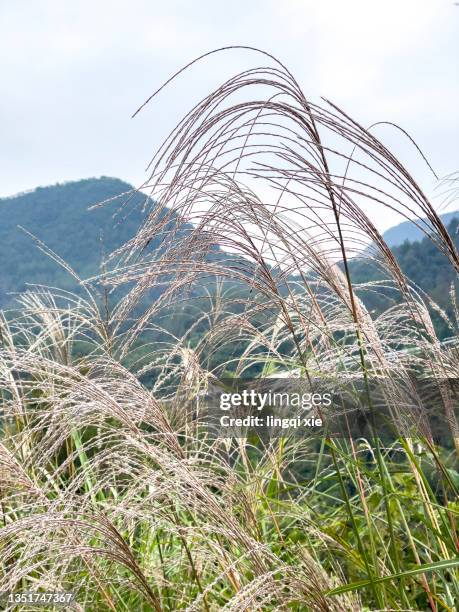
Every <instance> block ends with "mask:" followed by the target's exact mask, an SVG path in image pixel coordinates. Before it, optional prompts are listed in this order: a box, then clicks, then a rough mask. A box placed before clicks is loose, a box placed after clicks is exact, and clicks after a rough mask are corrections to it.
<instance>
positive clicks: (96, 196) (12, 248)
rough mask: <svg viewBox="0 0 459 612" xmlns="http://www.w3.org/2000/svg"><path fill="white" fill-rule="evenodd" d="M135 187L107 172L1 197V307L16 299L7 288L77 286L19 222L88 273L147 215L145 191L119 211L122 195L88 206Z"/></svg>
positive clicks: (66, 287)
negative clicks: (101, 203) (40, 248)
mask: <svg viewBox="0 0 459 612" xmlns="http://www.w3.org/2000/svg"><path fill="white" fill-rule="evenodd" d="M130 189H132V187H131V185H129V184H127V183H125V182H123V181H121V180H119V179H116V178H108V177H102V178H98V179H86V180H81V181H76V182H71V183H63V184H57V185H52V186H50V187H38V188H37V189H35V190H34V191H32V192H27V193H24V194H19V195H17V196H14V197H10V198H3V199H0V218H1V223H0V261H1V267H0V307H4V306H5V305H9V304H10V303H11V301H12V298H11V297H10V296H8V292H17V291H23V290H24V289H25V286H26V283H40V284H45V285H51V286H57V287H60V288H65V289H71V290H72V289H74V288H75V285H74V282H73V281H72V279H71V277H70V276H69V275H68V274H67V273H65V272H64V271H63V270H62V269H61V268H60V267H59V266H58V265H57V264H56V263H55V262H54V261H52V260H51V259H50V258H49V257H47V256H46V255H45V254H43V253H42V252H41V251H40V250H39V249H38V248H37V247H36V245H35V243H34V241H33V240H32V238H31V237H30V236H28V235H27V234H25V233H24V232H23V231H22V230H21V229H20V228H19V227H18V226H22V227H23V228H24V229H26V230H27V231H29V232H31V233H32V234H34V235H35V236H36V237H37V238H39V239H40V240H41V241H43V242H44V243H45V244H46V245H47V246H49V247H50V248H51V249H53V250H54V251H55V252H56V253H57V254H58V255H59V256H60V257H62V258H63V259H64V260H65V261H66V262H68V263H69V264H70V265H71V266H72V267H73V268H74V269H75V270H76V271H77V272H78V273H79V274H80V275H81V276H82V277H83V278H87V277H89V276H91V275H93V274H96V273H97V272H98V271H99V266H100V262H101V259H102V254H103V253H105V254H108V253H110V252H112V251H113V250H114V249H115V248H117V247H118V246H120V245H121V244H123V243H124V242H126V241H127V240H128V239H129V238H131V237H132V236H133V235H134V233H135V232H136V230H137V229H138V227H139V224H140V223H141V221H142V218H143V215H144V213H142V212H141V208H142V204H143V203H144V202H145V196H144V195H142V194H135V196H134V197H133V198H132V200H131V201H130V203H129V206H128V207H127V208H126V210H123V211H122V212H121V213H120V214H119V215H118V216H117V214H116V213H117V211H119V208H120V204H121V203H122V202H123V198H120V199H119V200H118V201H116V202H114V203H109V204H107V205H105V206H103V207H100V208H97V209H95V210H92V211H89V210H88V208H89V207H90V206H91V205H93V204H96V203H97V202H100V201H102V200H105V199H107V198H112V197H115V196H118V195H120V194H122V193H124V192H126V191H129V190H130Z"/></svg>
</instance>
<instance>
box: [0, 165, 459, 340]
mask: <svg viewBox="0 0 459 612" xmlns="http://www.w3.org/2000/svg"><path fill="white" fill-rule="evenodd" d="M132 189H133V187H132V186H131V185H129V184H128V183H125V182H123V181H121V180H119V179H116V178H109V177H101V178H98V179H95V178H93V179H85V180H81V181H77V182H70V183H63V184H57V185H52V186H49V187H38V188H37V189H35V190H34V191H32V192H29V193H24V194H19V195H18V196H15V197H11V198H5V199H2V200H0V211H1V216H2V223H1V225H0V258H1V261H2V267H1V270H0V307H7V306H10V305H12V304H13V300H14V293H16V292H21V291H24V289H25V288H26V286H27V283H29V284H33V283H39V284H44V285H48V286H53V287H59V288H63V289H68V290H72V291H75V290H77V284H76V283H75V281H74V280H73V279H72V277H71V276H70V275H69V274H68V273H67V272H66V271H65V270H63V269H62V268H61V267H60V266H58V265H57V264H56V262H54V261H53V260H52V259H51V258H50V257H48V256H47V255H45V254H44V253H43V252H41V251H40V250H39V249H38V248H37V245H36V243H35V241H34V240H33V239H32V238H31V236H30V235H29V234H27V233H26V232H25V231H23V229H21V228H24V230H26V231H27V232H30V233H31V234H33V235H35V236H36V237H37V238H38V239H39V240H41V241H42V242H43V243H45V244H46V245H47V246H48V247H50V248H51V249H52V250H53V251H55V252H56V253H57V254H58V255H59V256H60V257H61V258H62V259H63V260H64V261H66V262H67V263H69V264H70V265H71V266H72V267H73V268H74V269H75V270H76V272H77V273H78V274H79V275H80V276H81V277H82V278H88V277H90V276H92V275H94V274H97V273H98V271H100V265H101V262H102V260H103V258H104V256H105V255H107V254H109V253H111V252H112V251H113V250H114V249H116V248H117V247H119V246H120V245H122V244H123V243H125V242H126V241H127V240H129V239H130V238H131V237H132V236H133V235H134V234H135V232H136V230H137V229H138V227H139V225H140V223H141V222H142V220H143V218H144V215H145V212H144V211H143V207H144V204H145V199H146V196H145V195H143V194H141V193H136V194H134V195H133V196H130V197H129V198H128V196H127V195H123V194H126V193H128V192H130V191H131V190H132ZM116 196H120V197H119V198H117V199H115V200H114V201H113V202H110V203H108V204H106V205H104V206H101V207H97V208H95V209H92V210H89V208H90V207H91V206H92V205H93V204H96V203H98V202H101V201H103V200H107V199H109V198H116ZM127 199H129V201H128V203H127V204H125V205H124V206H121V204H122V203H123V202H124V203H125V202H126V200H127ZM444 221H449V230H450V233H451V235H453V236H454V239H455V241H456V244H457V245H458V246H459V240H458V237H457V233H456V229H457V223H458V221H457V217H453V218H451V213H448V214H447V215H445V216H444ZM404 228H405V229H406V228H408V229H407V232H408V233H406V235H407V236H409V235H411V234H410V233H409V228H410V225H409V224H405V223H404V224H401V225H400V226H397V228H393V229H394V230H395V229H397V232H398V233H397V236H398V237H399V238H400V237H401V235H402V233H403V231H404ZM390 232H391V230H389V231H388V232H386V234H387V235H388V236H389V237H390ZM386 234H385V235H386ZM157 240H159V237H158V238H157ZM151 246H152V247H154V246H155V244H153V245H151ZM392 250H393V253H394V255H395V256H396V258H397V260H398V261H399V263H400V266H401V268H402V270H403V271H404V272H405V274H406V275H407V276H408V278H410V279H411V280H412V281H413V282H414V283H415V284H416V285H418V286H419V287H421V288H422V289H423V290H424V291H426V292H427V293H428V294H429V296H431V297H432V298H433V299H434V300H435V301H436V302H437V303H438V304H439V305H440V306H441V307H443V308H444V309H446V310H447V311H448V312H451V304H450V287H451V283H452V282H453V280H454V278H453V277H454V271H453V269H452V268H451V266H450V265H449V263H448V261H447V259H446V257H445V256H444V255H442V254H441V253H440V251H439V250H438V249H437V248H436V247H435V246H434V245H433V244H432V242H431V241H430V240H429V239H428V238H424V239H423V240H422V241H416V242H408V241H407V240H405V242H403V244H401V245H399V246H394V247H393V248H392ZM351 269H352V279H353V282H355V283H362V282H367V281H370V280H379V279H383V278H385V276H384V271H382V270H381V269H379V268H378V267H377V266H376V265H374V264H369V263H368V262H362V261H355V262H353V264H352V267H351ZM388 295H389V294H388ZM362 297H363V298H364V300H365V301H366V303H367V305H368V306H369V308H371V309H372V310H375V311H376V312H380V311H382V310H383V309H384V308H386V307H387V306H388V305H390V304H391V303H393V300H394V299H396V294H394V293H391V294H390V297H387V298H385V297H384V292H381V291H379V292H378V293H377V294H375V293H367V292H366V293H364V294H362ZM391 301H392V302H391ZM186 318H187V317H185V319H186ZM181 325H185V326H186V325H187V323H186V320H183V321H181ZM446 333H447V332H446V330H444V329H442V330H441V334H442V335H445V334H446Z"/></svg>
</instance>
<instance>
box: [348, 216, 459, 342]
mask: <svg viewBox="0 0 459 612" xmlns="http://www.w3.org/2000/svg"><path fill="white" fill-rule="evenodd" d="M458 224H459V212H457V213H453V214H452V217H450V220H449V223H448V224H447V225H446V227H447V229H448V232H449V234H450V236H451V237H452V238H453V241H454V244H455V246H456V248H457V249H458V250H459V235H458V233H457V232H456V229H457V226H458ZM391 250H392V253H393V254H394V256H395V258H396V259H397V261H398V263H399V265H400V267H401V269H402V270H403V272H404V273H405V275H406V276H407V277H408V278H409V279H410V280H411V281H412V282H413V283H414V284H415V285H417V286H418V287H420V288H421V289H422V290H423V291H425V292H426V293H427V295H429V296H430V297H431V298H432V299H433V300H434V302H436V303H437V304H438V305H439V306H440V307H441V308H443V309H444V310H445V311H446V312H447V313H448V315H450V316H451V317H453V318H454V313H453V305H452V303H451V285H452V284H453V283H454V284H455V286H456V293H457V287H458V283H457V281H458V278H457V273H456V271H455V269H454V267H453V266H452V265H451V263H450V262H449V260H448V258H447V257H446V255H444V254H443V253H442V252H441V251H440V250H439V249H438V248H437V247H436V246H435V245H434V243H433V242H432V241H431V240H430V238H428V237H427V236H426V237H424V238H423V239H422V240H418V241H414V242H408V240H405V241H404V242H403V244H400V245H398V246H394V247H392V248H391ZM351 276H352V280H353V282H354V283H366V282H368V281H374V280H383V279H387V273H386V272H384V271H383V270H382V269H381V268H380V267H379V266H377V265H376V264H375V263H373V262H370V261H369V260H365V259H361V260H359V259H356V260H354V261H352V262H351ZM362 298H363V300H364V302H365V303H366V305H367V307H368V308H370V309H371V310H373V311H375V312H376V313H377V312H382V311H383V310H385V309H386V308H387V307H388V306H390V305H391V304H393V303H394V300H395V301H397V299H399V298H400V296H399V295H398V294H394V292H391V291H389V292H385V291H384V290H381V289H380V290H379V291H378V292H362ZM433 318H434V322H435V324H436V327H437V331H438V333H439V334H440V336H441V337H445V336H447V335H450V334H451V331H450V330H449V329H448V328H447V326H446V325H445V324H444V322H442V321H441V320H440V318H439V317H438V315H435V314H434V315H433Z"/></svg>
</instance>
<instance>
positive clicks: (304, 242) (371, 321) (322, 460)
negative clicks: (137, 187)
mask: <svg viewBox="0 0 459 612" xmlns="http://www.w3.org/2000/svg"><path fill="white" fill-rule="evenodd" d="M226 51H228V50H220V52H226ZM245 51H246V52H247V53H257V54H261V57H262V60H263V64H262V67H258V68H254V69H249V70H246V71H244V72H242V73H240V74H237V75H236V76H234V77H232V78H230V79H229V80H227V81H226V82H224V83H222V84H221V85H220V86H219V87H218V88H217V89H216V90H215V91H213V92H212V93H211V94H209V96H207V97H206V98H204V99H203V100H202V101H201V102H199V103H198V104H197V105H196V106H195V107H194V108H193V109H192V110H191V111H190V113H189V114H187V116H186V117H184V118H183V119H182V121H180V123H179V124H178V125H177V127H176V128H175V129H174V130H173V132H172V133H171V134H170V136H169V137H168V138H167V139H166V141H165V142H164V143H163V145H162V146H161V147H160V149H159V150H158V152H157V154H156V155H155V157H154V158H153V160H152V162H151V165H150V169H151V175H150V177H149V180H148V182H147V183H146V184H145V185H144V186H143V188H144V189H149V192H150V195H151V198H150V199H147V201H146V205H147V206H150V207H151V210H150V214H149V216H148V218H147V220H146V221H145V223H144V225H143V226H142V227H140V228H139V231H138V233H137V234H136V236H135V237H134V238H133V239H132V240H131V241H130V242H129V243H128V244H126V245H125V246H124V247H123V249H121V250H119V251H118V252H116V253H114V254H113V261H116V265H115V266H113V267H112V268H109V267H108V268H107V270H108V271H105V272H104V273H103V274H101V275H100V276H99V277H98V278H96V279H88V280H85V281H82V280H80V283H81V286H82V288H83V290H84V294H83V296H82V295H71V294H68V293H66V292H64V291H59V290H49V289H47V288H44V287H36V288H33V289H31V290H29V291H28V292H26V293H25V294H24V295H23V296H21V297H20V298H19V302H20V306H19V310H18V311H17V312H16V314H15V316H14V317H13V316H6V315H5V316H3V317H2V321H1V350H0V387H1V393H2V433H1V439H0V501H1V508H0V512H1V516H0V551H1V555H0V557H1V561H0V563H1V568H2V569H1V575H0V591H37V590H38V591H40V590H42V591H47V592H49V591H74V592H75V593H76V599H75V602H74V603H73V604H72V606H73V608H74V609H78V610H158V611H159V610H164V611H166V610H167V611H172V610H180V609H184V610H185V609H186V610H209V611H210V610H282V609H285V610H287V609H288V610H298V611H299V610H310V611H336V612H342V611H344V610H349V611H354V610H355V611H358V610H438V611H440V610H454V609H456V606H457V603H458V601H459V593H458V581H457V571H458V564H459V561H458V536H457V516H458V512H459V505H458V498H457V492H458V487H459V480H458V478H459V475H458V471H457V445H458V444H459V434H458V429H457V423H456V420H455V406H456V405H455V403H454V398H453V397H451V395H450V394H449V392H448V390H443V391H442V398H443V403H444V408H445V414H446V415H447V423H448V432H449V440H450V442H448V443H447V444H446V445H444V446H441V445H438V444H436V443H435V442H434V441H433V438H432V436H431V432H429V430H428V426H426V429H424V430H422V435H421V434H420V435H419V436H418V437H417V438H412V437H407V435H406V432H404V430H403V426H402V424H400V431H399V432H398V435H397V436H396V439H395V440H394V441H393V442H392V443H391V444H384V443H382V442H378V440H377V439H376V440H374V439H353V438H343V439H330V438H324V439H322V440H319V441H317V440H316V439H312V438H304V439H303V438H302V439H298V438H291V437H286V438H280V439H273V440H270V441H269V442H267V443H262V442H260V441H257V440H253V439H237V440H229V439H212V438H211V437H209V436H208V435H206V433H205V432H203V431H202V430H201V429H200V428H199V423H198V421H197V420H196V419H194V418H192V416H191V417H190V415H193V410H194V404H193V401H194V400H195V399H196V397H197V396H198V395H199V393H201V392H202V391H203V390H205V389H206V388H207V386H208V385H209V384H212V382H213V381H215V380H217V379H218V378H220V377H222V376H233V377H244V376H254V375H256V376H272V375H277V376H286V377H288V376H299V377H300V378H308V377H315V378H321V377H324V378H325V377H327V378H329V379H334V380H340V379H342V378H345V377H346V376H356V375H358V376H360V377H362V378H363V379H364V380H367V379H370V378H373V377H379V378H381V379H383V380H385V381H389V382H388V384H387V397H388V402H389V403H391V402H392V403H393V404H394V405H396V404H398V403H399V402H400V397H399V395H398V387H396V385H395V384H392V383H391V381H393V380H398V381H400V380H401V381H405V382H406V383H407V384H408V383H409V381H410V380H412V377H413V376H417V377H426V378H429V379H433V380H435V381H438V384H439V385H440V386H441V385H443V384H444V381H445V380H447V379H454V378H457V377H458V359H457V342H456V340H457V318H451V317H449V315H448V314H447V313H445V312H443V311H441V310H440V309H439V308H438V307H436V306H435V304H434V303H433V302H432V300H430V299H429V298H428V297H427V296H425V295H423V294H422V293H421V292H420V291H419V290H418V289H417V288H416V287H414V286H413V285H412V284H411V283H410V280H409V279H408V278H406V277H405V275H404V274H403V272H402V270H401V269H400V267H399V266H398V264H397V261H396V260H395V258H394V257H393V255H392V253H391V251H390V249H389V248H388V247H387V245H386V244H385V242H384V240H383V238H382V236H381V235H380V234H379V232H378V231H377V229H376V227H375V225H374V223H373V222H372V221H371V217H372V215H373V214H374V215H376V214H380V211H382V210H384V209H390V210H396V211H398V212H399V213H400V215H402V216H406V217H409V218H412V217H415V222H416V223H417V224H418V225H419V226H420V227H421V228H422V229H423V230H424V231H425V232H426V233H428V234H429V236H430V237H431V239H432V240H433V241H434V243H435V244H436V245H437V246H438V248H439V249H440V250H441V251H442V252H443V253H444V254H445V255H446V256H447V257H448V259H449V262H450V264H451V266H452V267H453V268H454V269H455V270H456V271H459V255H458V253H457V251H456V248H455V245H454V241H453V239H452V237H451V236H450V235H449V234H448V232H447V230H446V228H445V227H444V226H443V224H442V222H441V219H440V218H439V216H438V214H437V213H436V211H435V209H434V207H433V206H432V204H431V203H430V201H429V199H428V198H427V196H426V195H425V194H424V192H423V191H422V189H421V188H420V186H419V185H418V184H417V183H416V181H415V179H414V178H413V177H412V176H411V175H410V173H409V172H408V170H407V169H406V168H405V167H404V166H403V165H402V164H401V163H400V162H399V161H398V160H397V158H396V157H395V156H394V154H393V153H392V152H391V151H389V150H388V149H387V148H386V147H385V146H384V144H383V143H382V142H381V141H380V140H378V139H377V138H376V137H375V136H374V135H373V133H372V132H371V130H367V129H365V128H364V127H362V126H361V125H359V124H358V123H357V122H356V121H355V120H354V119H352V118H351V117H350V116H348V115H347V114H346V113H345V112H344V111H342V110H341V109H339V108H337V107H336V106H335V105H334V104H333V103H331V102H329V101H327V100H323V101H322V102H321V103H320V104H317V103H313V102H312V101H310V100H308V99H307V98H306V97H305V95H304V93H303V91H302V89H301V88H300V86H299V84H298V83H297V81H296V80H295V78H294V77H293V75H292V74H291V73H290V72H289V71H288V69H287V68H286V67H285V66H283V65H282V64H281V63H280V62H278V61H277V60H276V59H275V58H273V57H271V56H270V55H268V54H266V53H262V52H259V51H257V50H253V49H248V48H247V49H245ZM188 68H189V69H192V66H191V65H190V66H189V67H188ZM177 76H178V75H177ZM159 91H161V90H159ZM157 93H159V92H157ZM424 219H428V223H427V224H426V223H425V221H424ZM190 223H191V224H192V225H190ZM157 236H161V237H162V241H161V244H160V246H159V247H158V249H157V250H156V251H155V252H154V253H151V252H150V251H149V249H148V246H149V244H150V243H151V241H152V239H153V237H157ZM39 247H40V248H42V249H44V250H46V247H45V245H42V244H39ZM363 249H366V251H365V256H366V257H368V258H373V259H377V260H378V262H379V265H381V266H382V267H383V269H384V270H385V273H386V277H387V280H385V281H384V282H379V283H366V284H363V285H356V284H355V283H354V282H353V279H352V258H353V257H354V256H355V255H356V254H357V253H359V252H360V253H361V252H362V250H363ZM50 255H51V256H53V257H55V259H56V260H57V261H58V263H60V264H61V265H64V266H65V264H64V262H62V261H60V260H59V258H58V257H57V256H56V255H54V254H52V253H50ZM109 263H110V262H108V263H107V265H108V264H109ZM67 269H68V272H69V273H70V274H73V275H74V276H76V275H75V273H74V272H73V271H72V270H71V269H70V268H68V266H67ZM123 285H127V286H129V291H128V292H127V293H126V295H125V296H124V297H122V298H120V299H119V301H118V302H117V303H114V304H112V303H110V299H109V295H108V290H109V288H110V287H117V286H123ZM101 287H102V289H101ZM104 287H105V293H104ZM158 287H161V291H159V292H157V294H156V295H158V297H156V298H155V299H154V300H153V301H148V304H147V306H146V307H145V301H146V300H148V296H149V295H151V290H152V289H155V288H158ZM382 290H384V291H389V292H393V293H397V294H398V296H399V297H400V300H399V301H398V302H397V303H396V304H395V305H394V306H392V307H391V308H389V309H387V310H386V311H384V312H383V313H382V314H379V315H375V314H374V313H371V312H369V310H368V309H367V308H366V306H365V293H367V292H378V291H382ZM101 296H102V297H101ZM104 296H105V299H104ZM452 298H454V289H453V292H452ZM185 308H187V309H188V310H187V312H189V311H190V310H189V309H190V308H194V311H193V312H194V313H195V314H194V319H193V322H192V323H191V324H189V325H188V327H187V329H186V330H185V331H184V333H183V334H181V335H180V336H178V335H175V334H174V333H173V332H171V331H170V330H167V329H166V328H167V325H164V326H163V322H164V321H167V318H168V317H171V316H175V317H180V316H181V313H183V312H184V309H185ZM433 312H435V313H436V315H437V316H441V317H442V318H444V319H445V320H447V323H448V326H449V328H450V329H451V339H450V341H448V342H441V341H440V340H439V339H438V337H437V334H436V330H435V325H434V323H433V322H432V313H433ZM162 326H163V327H164V328H165V329H161V328H162ZM442 388H443V387H442ZM455 445H456V446H455Z"/></svg>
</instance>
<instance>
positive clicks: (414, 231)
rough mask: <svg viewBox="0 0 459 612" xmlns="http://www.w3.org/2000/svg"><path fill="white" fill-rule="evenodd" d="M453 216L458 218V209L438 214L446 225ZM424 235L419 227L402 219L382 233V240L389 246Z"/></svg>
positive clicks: (414, 239) (411, 240) (420, 237)
mask: <svg viewBox="0 0 459 612" xmlns="http://www.w3.org/2000/svg"><path fill="white" fill-rule="evenodd" d="M455 217H458V218H459V211H454V212H449V213H445V214H443V215H440V219H441V220H442V221H443V223H444V225H446V226H447V225H449V223H450V222H451V220H452V219H454V218H455ZM424 237H425V234H424V233H423V232H422V231H421V230H420V229H418V228H417V227H416V226H415V225H414V223H412V222H411V221H404V222H403V223H399V225H395V226H394V227H391V228H390V229H388V230H387V231H385V232H384V234H383V238H384V240H385V241H386V243H387V245H388V246H389V247H391V248H392V247H395V246H399V245H401V244H403V243H404V242H405V240H408V241H409V242H415V241H418V240H422V239H423V238H424Z"/></svg>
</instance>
